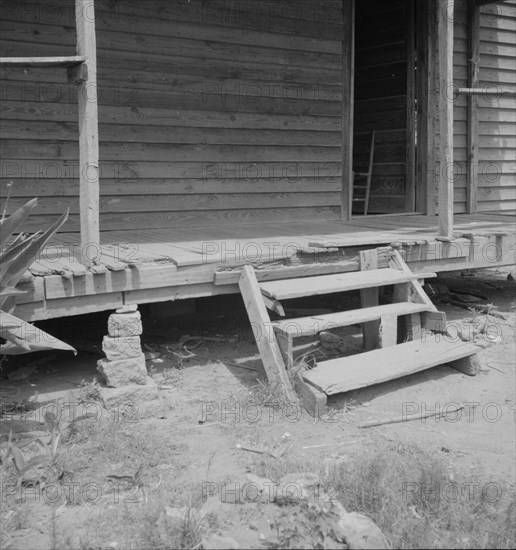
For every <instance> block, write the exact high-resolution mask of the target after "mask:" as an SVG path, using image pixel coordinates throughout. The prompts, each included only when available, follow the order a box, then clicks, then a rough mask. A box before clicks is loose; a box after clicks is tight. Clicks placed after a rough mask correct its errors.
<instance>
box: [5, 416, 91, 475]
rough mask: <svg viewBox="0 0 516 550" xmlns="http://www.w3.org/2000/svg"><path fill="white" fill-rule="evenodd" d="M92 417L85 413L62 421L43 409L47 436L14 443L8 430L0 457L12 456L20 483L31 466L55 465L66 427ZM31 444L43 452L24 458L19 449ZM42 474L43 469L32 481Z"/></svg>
mask: <svg viewBox="0 0 516 550" xmlns="http://www.w3.org/2000/svg"><path fill="white" fill-rule="evenodd" d="M93 417H95V415H94V414H87V415H83V416H78V417H77V418H74V419H72V420H68V421H63V420H59V419H58V418H57V416H56V415H55V414H54V413H53V412H51V411H45V414H44V420H45V424H46V426H47V428H48V431H49V432H50V434H49V436H47V437H31V438H27V439H24V440H22V441H19V442H16V443H15V442H13V440H12V433H11V432H10V433H9V440H8V441H7V451H6V453H5V456H3V457H2V463H4V462H5V461H6V460H7V459H8V458H9V457H12V461H13V465H14V468H15V470H16V473H17V476H18V484H19V485H21V484H22V482H23V481H24V478H25V475H26V474H27V473H28V472H29V471H30V470H32V469H33V468H38V467H39V468H45V467H47V468H48V467H49V466H54V465H55V463H56V458H57V452H58V449H59V444H60V442H61V440H62V437H63V434H64V433H65V431H66V430H67V429H69V428H72V427H73V426H74V425H75V424H76V423H77V422H80V421H82V420H87V419H89V418H93ZM31 444H37V445H38V446H39V448H40V449H43V451H44V452H43V453H42V454H38V455H36V456H33V457H32V458H30V459H26V458H25V457H24V455H23V453H22V451H21V450H22V449H23V448H25V447H28V446H29V445H31ZM43 475H44V470H43V471H42V472H41V474H40V476H39V478H37V479H36V480H34V481H36V482H39V480H40V479H41V478H42V477H43Z"/></svg>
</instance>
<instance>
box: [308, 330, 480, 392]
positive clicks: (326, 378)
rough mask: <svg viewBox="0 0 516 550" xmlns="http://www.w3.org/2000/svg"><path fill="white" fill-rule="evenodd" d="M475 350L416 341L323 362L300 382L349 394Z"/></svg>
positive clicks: (470, 346)
mask: <svg viewBox="0 0 516 550" xmlns="http://www.w3.org/2000/svg"><path fill="white" fill-rule="evenodd" d="M476 352H477V347H476V346H474V345H473V344H469V343H465V342H447V341H445V340H444V339H443V338H442V336H441V337H440V341H438V340H437V339H434V338H432V339H431V340H428V341H426V342H425V341H421V340H416V341H413V342H405V343H404V344H398V345H397V346H392V347H389V348H382V349H376V350H373V351H368V352H365V353H359V354H358V355H352V356H349V357H342V358H339V359H332V360H330V361H323V362H322V363H319V364H318V365H317V367H315V368H314V369H312V370H310V371H306V372H305V373H304V374H303V379H304V380H305V381H306V382H308V383H309V384H311V385H312V386H314V387H315V388H317V389H318V390H320V391H321V392H323V393H325V394H326V395H333V394H336V393H343V392H348V391H351V390H356V389H358V388H364V387H366V386H372V385H374V384H380V383H381V382H387V381H388V380H393V379H395V378H400V377H402V376H408V375H410V374H414V373H416V372H420V371H423V370H426V369H429V368H431V367H435V366H437V365H442V364H445V363H452V362H455V361H458V360H460V359H463V358H465V357H469V356H471V355H474V354H475V353H476Z"/></svg>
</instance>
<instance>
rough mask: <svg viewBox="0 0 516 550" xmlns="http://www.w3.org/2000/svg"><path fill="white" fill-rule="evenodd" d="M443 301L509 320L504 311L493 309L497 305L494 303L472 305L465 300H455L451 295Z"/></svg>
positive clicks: (474, 311)
mask: <svg viewBox="0 0 516 550" xmlns="http://www.w3.org/2000/svg"><path fill="white" fill-rule="evenodd" d="M443 301H444V302H445V303H449V304H452V305H454V306H458V307H461V308H463V309H469V310H470V311H472V312H473V313H478V312H479V311H480V313H485V314H486V315H492V316H493V317H498V318H499V319H503V320H504V321H506V320H507V317H506V316H505V315H504V314H503V313H500V312H499V311H495V310H494V309H493V308H494V307H496V306H493V304H487V305H484V304H475V305H471V304H466V303H464V302H461V301H459V300H454V299H453V298H449V297H447V298H446V299H445V300H443Z"/></svg>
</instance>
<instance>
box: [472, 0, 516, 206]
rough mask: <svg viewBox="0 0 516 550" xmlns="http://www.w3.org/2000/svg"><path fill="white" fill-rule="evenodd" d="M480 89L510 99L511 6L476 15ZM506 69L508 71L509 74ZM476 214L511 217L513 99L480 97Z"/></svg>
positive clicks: (514, 29)
mask: <svg viewBox="0 0 516 550" xmlns="http://www.w3.org/2000/svg"><path fill="white" fill-rule="evenodd" d="M480 14H481V15H480V86H482V87H485V88H490V89H491V90H493V89H494V90H495V92H496V89H497V87H498V86H503V87H505V88H512V89H514V90H515V93H516V46H515V44H516V1H515V0H511V1H510V2H507V4H506V5H505V6H496V5H493V6H485V7H483V8H481V10H480ZM509 67H510V68H509ZM478 104H479V120H480V122H479V139H480V144H479V145H480V146H479V161H480V163H484V165H485V170H484V171H480V173H479V193H478V210H479V212H494V213H495V212H496V213H497V212H503V213H516V172H515V168H516V119H515V113H516V98H515V97H504V98H501V97H500V96H498V95H497V94H496V93H494V94H493V95H485V96H480V98H479V101H478Z"/></svg>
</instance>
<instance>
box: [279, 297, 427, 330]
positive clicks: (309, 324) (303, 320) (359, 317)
mask: <svg viewBox="0 0 516 550" xmlns="http://www.w3.org/2000/svg"><path fill="white" fill-rule="evenodd" d="M424 311H430V309H429V307H428V305H426V304H419V303H414V302H399V303H395V304H385V305H381V306H375V307H369V308H360V309H352V310H350V311H339V312H338V313H328V314H326V315H314V316H313V317H299V318H297V319H286V320H282V321H273V322H272V325H273V327H274V330H275V332H277V333H281V334H284V335H285V336H287V337H293V338H296V337H300V336H313V335H315V334H318V333H319V332H322V331H323V330H331V329H333V328H336V327H345V326H349V325H355V324H358V323H366V322H368V321H379V320H381V319H382V317H385V316H389V317H390V316H402V315H413V314H416V313H423V312H424Z"/></svg>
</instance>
